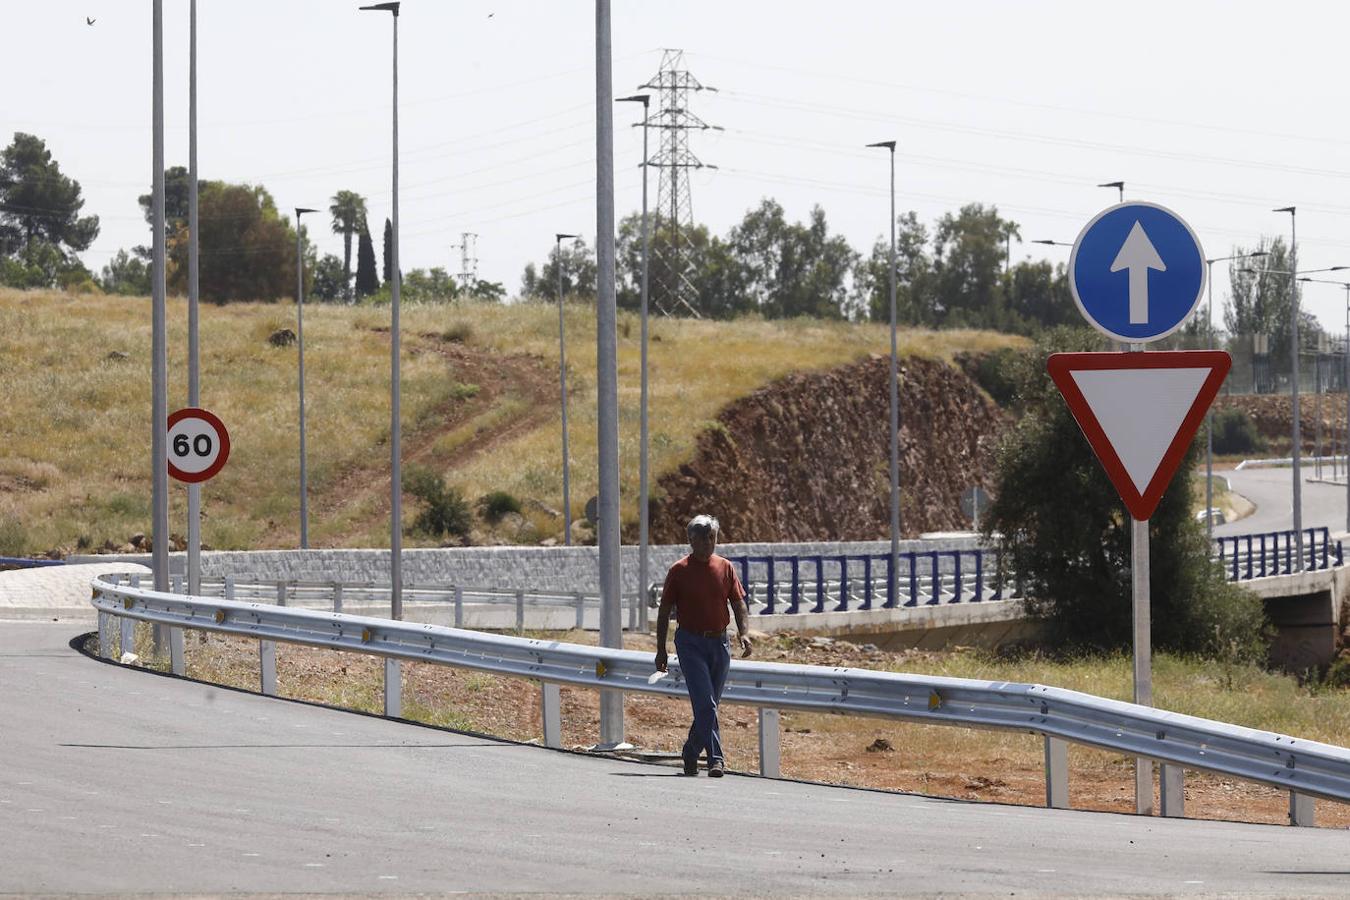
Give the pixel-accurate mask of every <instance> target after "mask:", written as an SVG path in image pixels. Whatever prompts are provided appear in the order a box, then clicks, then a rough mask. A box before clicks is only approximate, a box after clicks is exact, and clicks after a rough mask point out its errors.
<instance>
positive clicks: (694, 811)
mask: <svg viewBox="0 0 1350 900" xmlns="http://www.w3.org/2000/svg"><path fill="white" fill-rule="evenodd" d="M80 630H81V629H80V627H79V626H75V625H70V624H51V623H34V622H29V623H15V622H0V893H7V892H16V893H47V892H53V893H54V892H109V893H119V894H120V893H130V892H150V891H156V892H170V893H193V894H215V893H222V892H278V893H281V892H320V893H355V894H371V893H386V892H390V893H392V892H399V893H411V892H448V891H475V892H476V891H523V890H529V891H542V892H549V893H559V892H562V893H583V892H584V893H588V894H605V893H642V894H645V895H652V894H676V893H698V894H700V895H705V896H706V895H710V894H727V893H754V894H808V893H834V894H857V893H864V892H885V893H890V894H900V893H909V894H914V893H936V892H950V893H954V894H961V893H1000V894H1003V895H1008V894H1014V893H1015V894H1017V895H1019V896H1026V895H1036V894H1045V893H1061V894H1074V895H1077V894H1088V893H1110V894H1124V893H1131V894H1135V893H1139V894H1169V895H1171V894H1175V895H1180V896H1204V895H1211V894H1218V893H1229V892H1232V893H1252V892H1256V893H1265V894H1275V895H1281V896H1299V897H1307V896H1317V895H1327V896H1332V895H1339V896H1345V895H1346V893H1347V892H1350V861H1347V859H1346V854H1345V836H1344V835H1343V834H1341V833H1340V832H1339V831H1332V830H1326V829H1302V828H1300V829H1295V828H1288V827H1276V826H1259V825H1245V824H1235V823H1216V822H1198V821H1182V820H1164V819H1156V818H1154V819H1144V818H1137V817H1133V816H1122V815H1114V814H1105V813H1088V812H1075V811H1052V810H1042V809H1027V808H1019V807H1006V806H996V805H990V804H976V803H963V802H956V801H946V800H936V799H926V798H922V797H916V796H910V795H901V794H891V793H883V792H878V791H867V790H852V789H843V788H831V787H824V786H819V785H810V784H798V783H793V782H786V781H764V780H761V779H758V778H752V777H737V776H733V777H728V778H724V779H721V780H714V779H709V778H706V777H702V776H700V777H699V778H696V779H686V778H683V777H681V776H679V775H678V774H676V772H675V770H674V769H670V768H665V767H658V766H652V765H644V764H639V763H631V762H622V761H615V760H611V759H604V758H592V757H585V756H580V755H574V754H568V753H562V752H556V751H550V750H544V749H541V748H538V747H532V746H520V745H513V744H507V743H500V742H495V741H491V740H484V739H480V738H475V737H471V736H466V735H462V734H457V733H453V732H447V731H438V730H433V729H429V728H421V727H417V726H412V725H408V724H403V723H399V722H391V721H386V720H383V719H380V718H376V717H371V716H362V715H356V714H352V713H345V712H340V711H337V710H330V709H324V708H319V707H313V706H307V705H303V704H299V703H293V702H287V701H284V700H276V699H269V698H264V697H260V696H255V695H251V694H246V693H242V692H236V691H230V690H224V689H221V688H218V687H212V686H209V685H204V684H198V683H194V682H190V681H186V680H181V679H175V678H169V677H164V676H158V675H153V674H150V673H147V672H144V671H137V670H132V669H125V668H122V667H118V666H114V665H111V664H107V663H103V662H99V661H96V660H92V659H89V658H86V657H84V656H82V655H79V654H77V653H76V652H74V651H73V650H71V649H70V648H69V646H67V644H68V642H69V641H70V640H71V638H72V637H74V636H75V635H76V634H77V633H79V631H80ZM899 749H900V751H901V752H904V748H903V747H901V748H899ZM734 762H737V763H740V764H742V765H744V764H746V763H747V762H748V761H745V760H736V761H734ZM952 764H953V765H959V761H958V760H953V761H952Z"/></svg>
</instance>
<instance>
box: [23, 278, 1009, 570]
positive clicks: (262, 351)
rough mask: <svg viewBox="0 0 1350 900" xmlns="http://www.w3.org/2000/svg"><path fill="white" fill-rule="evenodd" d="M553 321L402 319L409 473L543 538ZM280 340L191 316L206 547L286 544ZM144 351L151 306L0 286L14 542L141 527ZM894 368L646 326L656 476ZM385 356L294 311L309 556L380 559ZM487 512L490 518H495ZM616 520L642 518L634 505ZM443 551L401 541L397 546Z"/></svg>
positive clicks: (633, 412) (467, 312)
mask: <svg viewBox="0 0 1350 900" xmlns="http://www.w3.org/2000/svg"><path fill="white" fill-rule="evenodd" d="M565 313H566V328H567V343H568V353H567V360H568V394H569V397H568V399H569V416H568V424H569V431H570V442H571V451H572V469H571V476H572V501H573V510H572V513H573V518H574V519H580V518H581V517H582V516H581V513H582V507H583V506H584V504H585V502H586V500H587V498H589V497H590V496H591V495H592V494H594V493H595V492H596V483H595V471H596V449H595V446H596V445H595V433H596V422H595V318H594V313H593V311H592V309H591V308H590V307H589V306H587V305H585V304H583V303H568V304H567V305H566V308H565ZM186 318H187V314H186V303H185V301H184V300H183V299H182V298H171V300H170V302H169V309H168V319H169V333H168V341H169V372H170V376H169V404H170V409H174V408H177V407H179V406H183V405H185V404H186V389H187V374H186V345H187V339H186V324H185V323H186ZM637 325H638V323H637V318H636V316H634V315H633V314H632V313H629V312H623V313H621V314H620V316H619V428H620V466H621V472H622V477H623V481H622V485H621V490H622V492H623V496H624V497H626V498H633V497H636V495H637V487H638V485H637V478H638V458H637V453H638V440H637V437H638V421H639V419H638V403H639V377H638V376H639V371H638V366H639V347H638V335H639V328H638V327H637ZM557 327H558V319H557V311H556V307H550V306H548V305H544V304H537V303H524V304H512V305H503V304H499V303H493V302H475V301H461V302H458V303H455V304H415V303H410V304H407V305H406V306H405V309H404V311H403V328H404V334H403V348H404V356H403V362H402V368H403V431H404V448H405V466H407V465H409V464H418V465H423V466H426V467H429V468H431V469H432V470H433V471H434V472H435V473H436V474H438V475H441V476H442V477H443V478H444V479H445V483H446V487H447V489H450V488H453V489H454V490H456V491H458V492H459V493H460V495H462V496H463V497H465V498H480V497H485V496H488V495H491V494H493V492H504V493H506V494H509V495H510V496H511V497H512V498H515V499H516V500H517V501H518V502H519V503H520V506H521V508H522V512H521V513H519V514H517V515H520V516H523V517H524V518H525V519H526V520H527V521H529V522H530V523H531V524H532V526H533V527H532V528H531V529H527V531H528V532H531V533H532V534H533V535H534V536H535V537H534V539H535V540H543V539H546V538H549V537H553V538H556V539H559V540H560V539H561V537H562V516H561V514H560V510H561V496H562V477H561V471H560V460H559V452H560V445H561V427H560V414H559V410H558V406H557V365H558V333H557ZM286 328H294V307H293V306H291V305H288V304H272V303H230V304H227V305H224V306H214V305H204V306H203V307H202V312H201V347H202V370H201V371H202V376H201V377H202V381H201V384H202V403H203V405H204V406H206V407H207V408H208V409H211V410H212V411H214V412H216V413H217V414H218V415H220V416H221V417H222V419H223V420H224V422H225V423H226V425H227V427H228V428H229V429H230V433H231V439H232V451H231V458H230V462H229V464H228V465H227V466H226V468H225V470H224V471H223V472H222V473H221V474H220V475H219V476H218V477H217V478H215V479H213V480H212V481H210V482H207V483H206V485H205V486H204V488H203V491H202V494H203V510H204V520H203V526H202V528H203V540H204V541H205V542H206V543H207V544H208V545H210V546H212V547H215V548H218V549H246V548H255V547H263V546H275V547H285V546H295V545H296V544H297V543H298V535H299V524H298V516H299V497H298V496H297V494H296V489H295V486H296V484H297V482H298V475H299V449H298V437H297V434H296V426H295V422H296V416H297V412H296V407H297V386H296V376H295V371H296V350H295V347H294V346H289V347H286V346H282V347H277V346H273V345H272V344H271V343H269V340H268V339H269V337H271V336H272V335H273V334H274V333H276V332H278V331H280V330H282V329H286ZM900 337H901V353H902V354H905V355H910V354H915V355H924V356H929V357H936V358H942V359H951V358H952V357H953V356H954V355H955V354H956V353H958V352H962V351H987V350H993V349H997V348H1001V347H1013V346H1023V345H1025V339H1024V338H1019V337H1015V336H1010V335H1000V334H995V333H991V332H974V331H961V330H953V331H936V332H933V331H923V330H906V331H902V332H901V336H900ZM149 348H150V310H149V302H148V300H144V299H143V298H129V297H121V296H97V295H79V296H77V295H74V294H67V293H58V292H44V291H16V290H7V289H2V288H0V379H3V381H4V383H5V385H6V402H5V403H4V404H3V405H0V434H4V435H5V441H4V443H3V445H2V446H0V488H2V489H3V490H0V521H6V520H8V521H9V522H12V523H15V524H9V525H6V526H5V528H4V533H5V541H4V543H5V545H6V547H8V548H10V549H19V548H21V549H23V550H26V551H27V552H42V551H46V550H49V549H53V548H58V547H59V548H64V549H66V550H75V549H77V548H79V549H81V550H83V549H86V548H98V547H101V546H103V545H105V544H106V543H111V544H112V545H113V546H119V545H123V544H124V543H125V542H126V540H127V538H128V537H129V536H131V535H133V534H135V533H137V532H144V533H147V534H148V533H149V531H150V485H149V482H150V474H149V472H150V459H149V457H150V433H149V412H150V409H149V408H150V377H149V372H150V352H149ZM887 352H889V336H888V331H887V328H886V326H884V325H879V324H870V323H865V324H853V323H848V322H842V321H825V320H816V319H786V320H765V319H761V318H758V317H755V316H747V317H742V318H740V319H737V320H735V321H732V322H710V321H696V320H690V319H666V318H655V319H653V322H652V328H651V350H650V363H651V421H652V423H653V427H652V432H651V459H652V472H653V473H654V475H655V474H659V473H660V472H663V471H668V470H670V469H672V468H675V467H677V466H678V465H680V464H681V463H683V462H686V461H687V460H688V459H689V458H690V457H691V456H692V454H693V451H694V446H695V440H696V438H697V435H698V430H699V428H700V427H701V425H700V423H706V422H709V421H712V420H713V419H715V417H716V414H717V411H718V410H719V409H721V408H722V407H723V406H724V405H725V404H727V403H728V402H730V401H731V400H734V399H736V398H737V397H740V396H743V395H744V394H747V393H749V392H751V391H753V390H755V389H756V388H759V387H761V386H763V385H765V384H767V383H769V382H770V381H772V380H774V379H776V378H779V377H781V376H783V375H786V374H787V373H789V372H799V371H807V370H820V369H827V368H830V367H833V366H837V365H840V364H843V363H846V362H850V361H853V360H856V359H858V358H861V357H865V356H866V355H868V354H872V353H875V354H885V353H887ZM388 354H389V344H388V312H387V310H381V309H378V308H371V307H362V306H343V305H337V304H316V305H314V306H311V307H309V308H308V309H307V310H306V316H305V369H306V388H307V397H306V414H307V420H308V447H309V479H310V491H311V494H310V536H311V541H312V543H313V545H314V546H348V547H354V546H387V545H388V518H387V517H388V483H389V482H388V479H389V469H388V439H389V414H388V409H389V358H388ZM731 362H734V364H729V363H731ZM186 494H187V492H186V490H185V489H184V488H183V487H182V486H181V485H177V484H173V485H172V486H171V491H170V495H171V505H170V521H171V530H172V531H175V532H180V533H182V532H185V531H186V503H187V501H186ZM532 501H533V502H532ZM500 502H501V501H500V500H499V501H498V504H500ZM470 505H471V507H472V505H473V504H472V503H471V504H470ZM404 509H405V525H406V526H409V527H410V526H412V525H413V523H414V521H415V520H416V519H417V517H418V515H419V514H420V513H421V511H422V509H421V507H420V505H419V501H418V500H417V499H416V498H415V497H411V496H410V497H409V498H408V499H407V502H405V504H404ZM482 509H483V510H484V511H485V512H488V513H489V515H496V513H497V512H498V511H499V510H500V507H499V506H498V505H491V506H485V507H482ZM502 511H503V514H504V515H505V518H506V519H510V520H513V519H515V518H516V516H512V515H506V511H504V510H502ZM624 515H625V521H626V522H627V521H628V520H629V519H636V508H635V504H633V503H632V502H631V500H630V501H628V502H626V503H625V512H624ZM19 523H21V524H19ZM479 523H480V527H484V528H486V527H490V526H489V525H488V523H486V522H484V521H482V520H481V519H480V520H479ZM510 537H514V535H510ZM439 542H440V539H438V538H434V537H431V536H427V535H410V536H409V546H417V545H423V546H434V545H436V544H437V543H439Z"/></svg>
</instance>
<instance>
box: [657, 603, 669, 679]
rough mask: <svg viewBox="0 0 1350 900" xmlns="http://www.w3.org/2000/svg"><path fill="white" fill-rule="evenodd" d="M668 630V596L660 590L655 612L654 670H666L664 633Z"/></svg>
mask: <svg viewBox="0 0 1350 900" xmlns="http://www.w3.org/2000/svg"><path fill="white" fill-rule="evenodd" d="M669 631H670V597H669V594H668V592H667V591H662V592H661V608H660V609H659V610H657V613H656V671H658V672H664V671H666V663H667V657H666V634H667V633H668V632H669Z"/></svg>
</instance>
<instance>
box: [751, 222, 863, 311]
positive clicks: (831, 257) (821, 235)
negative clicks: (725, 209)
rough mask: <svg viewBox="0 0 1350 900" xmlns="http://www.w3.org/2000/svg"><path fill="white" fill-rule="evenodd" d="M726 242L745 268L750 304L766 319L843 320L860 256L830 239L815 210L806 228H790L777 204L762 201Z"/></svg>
mask: <svg viewBox="0 0 1350 900" xmlns="http://www.w3.org/2000/svg"><path fill="white" fill-rule="evenodd" d="M728 242H729V243H730V245H731V248H732V251H733V253H735V255H736V257H737V259H738V261H739V262H740V264H741V265H743V266H744V267H745V273H744V274H745V288H746V291H747V292H748V294H749V299H750V300H751V302H752V303H753V306H754V308H757V309H759V310H760V311H761V312H762V313H763V314H764V315H765V316H767V317H769V318H789V317H792V316H817V317H820V318H840V317H842V316H843V314H844V311H845V309H846V304H847V299H848V295H847V280H848V276H849V273H850V270H851V269H852V268H853V266H854V265H855V263H856V262H857V260H858V254H857V253H855V252H854V251H853V249H852V248H851V247H849V245H848V242H847V241H846V240H844V238H842V237H840V236H834V237H831V236H830V234H829V228H828V226H827V225H826V222H825V212H824V210H822V209H821V208H820V207H819V206H816V207H813V208H812V210H811V216H810V219H809V221H808V222H807V223H805V224H803V223H800V222H798V223H789V222H788V221H787V218H786V216H785V215H784V213H783V207H782V206H781V205H779V203H778V202H777V201H774V200H764V201H762V202H761V203H760V205H759V206H758V207H756V208H754V209H752V210H750V211H749V212H748V213H746V215H745V218H744V219H743V220H742V221H741V223H740V224H739V225H737V226H736V227H735V228H733V229H732V230H731V234H730V236H729V238H728Z"/></svg>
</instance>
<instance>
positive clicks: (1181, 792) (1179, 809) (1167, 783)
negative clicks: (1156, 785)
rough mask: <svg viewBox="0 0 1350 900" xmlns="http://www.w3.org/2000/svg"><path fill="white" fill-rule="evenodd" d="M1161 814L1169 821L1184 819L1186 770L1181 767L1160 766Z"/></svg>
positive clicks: (1164, 764) (1165, 764)
mask: <svg viewBox="0 0 1350 900" xmlns="http://www.w3.org/2000/svg"><path fill="white" fill-rule="evenodd" d="M1159 780H1160V781H1161V782H1162V786H1161V788H1160V792H1161V794H1162V814H1163V815H1164V816H1166V817H1167V818H1170V819H1183V818H1185V817H1186V770H1185V769H1183V768H1182V767H1181V766H1171V765H1168V764H1167V763H1163V764H1162V777H1161V778H1160V779H1159Z"/></svg>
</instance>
